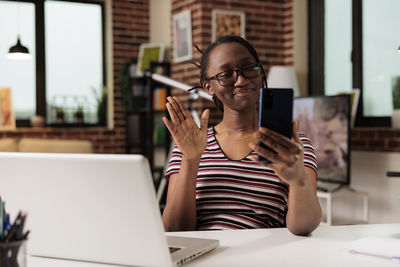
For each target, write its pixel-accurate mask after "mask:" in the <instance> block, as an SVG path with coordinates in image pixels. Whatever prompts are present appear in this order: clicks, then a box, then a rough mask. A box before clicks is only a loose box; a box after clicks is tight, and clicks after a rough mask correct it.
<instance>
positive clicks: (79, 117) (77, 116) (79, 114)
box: [74, 106, 83, 123]
mask: <svg viewBox="0 0 400 267" xmlns="http://www.w3.org/2000/svg"><path fill="white" fill-rule="evenodd" d="M74 117H75V122H76V123H83V107H82V106H78V108H77V109H76V110H75V112H74Z"/></svg>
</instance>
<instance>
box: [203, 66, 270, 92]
mask: <svg viewBox="0 0 400 267" xmlns="http://www.w3.org/2000/svg"><path fill="white" fill-rule="evenodd" d="M249 67H253V68H255V67H258V68H259V69H258V75H257V76H254V77H246V75H244V74H243V72H244V71H245V70H246V69H247V68H249ZM228 71H233V72H235V73H236V79H235V80H234V81H233V82H230V83H229V84H224V85H223V84H222V83H221V81H220V80H219V78H218V76H220V75H221V74H222V73H225V72H228ZM262 72H263V69H262V66H261V64H260V63H253V64H249V65H246V66H244V67H242V68H240V69H230V70H225V71H221V72H219V73H217V74H215V75H214V76H211V77H208V78H206V79H205V81H206V82H209V81H211V80H217V82H218V83H219V84H220V85H221V86H223V87H227V86H231V85H234V84H235V83H236V82H237V80H238V79H239V75H242V76H243V77H244V78H246V79H254V78H256V77H258V76H259V75H262Z"/></svg>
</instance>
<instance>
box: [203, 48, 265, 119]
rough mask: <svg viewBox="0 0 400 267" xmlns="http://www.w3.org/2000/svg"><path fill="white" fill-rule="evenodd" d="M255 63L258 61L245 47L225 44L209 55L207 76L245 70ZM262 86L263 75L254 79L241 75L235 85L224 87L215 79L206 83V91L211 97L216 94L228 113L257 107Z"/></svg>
mask: <svg viewBox="0 0 400 267" xmlns="http://www.w3.org/2000/svg"><path fill="white" fill-rule="evenodd" d="M255 63H256V60H255V59H254V57H253V56H252V54H251V53H250V52H249V51H248V50H247V48H246V47H244V46H243V45H241V44H239V43H223V44H220V45H218V46H217V47H215V48H214V50H213V51H211V53H210V54H209V64H208V68H207V69H206V75H207V77H208V78H210V77H214V76H215V75H217V74H219V73H221V72H225V71H228V73H229V70H239V69H243V68H244V67H247V66H251V65H254V64H255ZM230 73H232V72H230ZM260 73H261V71H260ZM234 75H236V73H234ZM220 77H223V76H220ZM261 84H262V76H261V74H259V75H256V77H254V78H245V77H243V75H242V74H240V75H239V76H238V78H237V80H236V82H235V83H234V84H230V85H226V86H222V85H221V84H220V83H219V82H218V81H217V79H215V78H214V79H212V80H210V81H209V82H207V83H206V85H205V89H206V90H207V92H208V93H209V94H210V95H213V94H215V96H216V97H218V99H219V100H221V102H222V103H223V104H224V111H227V109H232V110H242V109H244V108H248V107H249V106H255V104H256V103H257V101H258V99H259V90H260V88H261Z"/></svg>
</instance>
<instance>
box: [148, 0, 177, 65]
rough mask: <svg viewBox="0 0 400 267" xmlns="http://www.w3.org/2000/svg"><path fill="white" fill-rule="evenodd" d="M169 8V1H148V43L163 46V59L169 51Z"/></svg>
mask: <svg viewBox="0 0 400 267" xmlns="http://www.w3.org/2000/svg"><path fill="white" fill-rule="evenodd" d="M171 6H172V3H171V0H150V43H163V44H164V45H165V48H166V51H165V59H169V58H170V57H169V56H170V51H171ZM167 61H168V60H167Z"/></svg>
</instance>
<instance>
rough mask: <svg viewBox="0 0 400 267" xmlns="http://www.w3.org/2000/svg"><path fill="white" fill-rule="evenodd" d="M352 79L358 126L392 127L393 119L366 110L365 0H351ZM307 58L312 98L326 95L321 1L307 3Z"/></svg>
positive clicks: (313, 0)
mask: <svg viewBox="0 0 400 267" xmlns="http://www.w3.org/2000/svg"><path fill="white" fill-rule="evenodd" d="M352 9H353V10H352V22H353V25H352V43H353V44H352V52H351V62H352V78H353V88H359V89H360V100H359V102H358V107H357V115H356V119H355V126H360V127H389V126H391V117H389V116H386V117H368V116H364V111H363V108H364V107H363V42H362V36H363V33H362V15H363V14H362V0H352ZM308 11H309V20H308V30H309V35H308V41H309V47H308V49H309V50H308V51H309V53H308V59H309V76H308V84H309V92H308V93H309V95H324V94H325V93H324V82H325V80H324V73H325V61H324V56H325V43H324V35H325V23H324V14H325V5H324V1H321V0H310V1H308Z"/></svg>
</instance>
